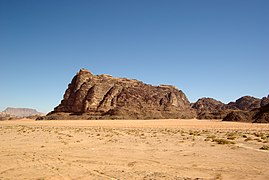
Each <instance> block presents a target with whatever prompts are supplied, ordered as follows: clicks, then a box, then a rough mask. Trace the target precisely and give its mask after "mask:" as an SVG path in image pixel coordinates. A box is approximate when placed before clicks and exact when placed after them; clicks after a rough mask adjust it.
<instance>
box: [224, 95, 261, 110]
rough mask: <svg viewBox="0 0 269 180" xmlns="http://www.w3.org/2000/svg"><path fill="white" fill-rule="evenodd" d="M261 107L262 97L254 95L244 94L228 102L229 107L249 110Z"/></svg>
mask: <svg viewBox="0 0 269 180" xmlns="http://www.w3.org/2000/svg"><path fill="white" fill-rule="evenodd" d="M259 107H261V99H258V98H255V97H252V96H243V97H241V98H239V99H237V100H236V101H235V102H230V103H228V104H227V109H234V110H243V111H249V110H252V109H255V108H259Z"/></svg>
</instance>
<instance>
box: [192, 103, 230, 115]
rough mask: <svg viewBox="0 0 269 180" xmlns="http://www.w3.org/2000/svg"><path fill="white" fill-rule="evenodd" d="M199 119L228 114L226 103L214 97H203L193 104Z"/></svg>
mask: <svg viewBox="0 0 269 180" xmlns="http://www.w3.org/2000/svg"><path fill="white" fill-rule="evenodd" d="M192 108H194V109H195V110H196V112H197V118H198V119H222V118H223V117H225V115H226V114H228V112H227V113H226V111H225V110H226V105H225V104H224V103H222V102H221V101H217V100H215V99H213V98H201V99H198V101H196V102H195V103H193V104H192Z"/></svg>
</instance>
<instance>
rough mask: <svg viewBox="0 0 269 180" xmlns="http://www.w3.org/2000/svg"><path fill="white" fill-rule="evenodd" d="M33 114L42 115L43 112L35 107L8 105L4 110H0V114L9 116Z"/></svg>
mask: <svg viewBox="0 0 269 180" xmlns="http://www.w3.org/2000/svg"><path fill="white" fill-rule="evenodd" d="M34 115H43V113H41V112H38V111H37V110H36V109H31V108H13V107H8V108H6V109H5V110H4V111H2V112H0V116H2V117H3V116H10V117H28V116H34Z"/></svg>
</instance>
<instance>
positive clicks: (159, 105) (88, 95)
mask: <svg viewBox="0 0 269 180" xmlns="http://www.w3.org/2000/svg"><path fill="white" fill-rule="evenodd" d="M194 117H195V112H194V110H193V109H192V108H191V107H190V102H189V101H188V99H187V97H186V96H185V94H184V93H183V92H182V91H181V90H178V89H177V88H175V87H173V86H171V85H160V86H152V85H148V84H144V83H143V82H141V81H138V80H133V79H127V78H115V77H112V76H110V75H104V74H103V75H93V74H92V73H91V72H89V71H88V70H86V69H81V70H80V71H79V72H78V73H77V74H76V76H75V77H74V78H73V79H72V81H71V83H70V84H69V85H68V88H67V90H66V92H65V94H64V97H63V100H62V101H61V103H60V104H59V105H58V106H57V107H55V108H54V111H52V112H50V113H49V114H48V115H47V116H46V117H43V118H41V119H163V118H166V119H172V118H173V119H174V118H194Z"/></svg>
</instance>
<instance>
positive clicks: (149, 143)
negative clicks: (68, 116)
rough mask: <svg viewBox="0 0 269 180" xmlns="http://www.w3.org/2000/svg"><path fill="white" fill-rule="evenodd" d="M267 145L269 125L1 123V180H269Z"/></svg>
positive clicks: (135, 121)
mask: <svg viewBox="0 0 269 180" xmlns="http://www.w3.org/2000/svg"><path fill="white" fill-rule="evenodd" d="M268 141H269V124H248V123H231V122H219V121H205V120H134V121H132V120H124V121H123V120H121V121H120V120H117V121H116V120H113V121H80V120H79V121H71V120H70V121H34V120H27V119H23V120H16V121H0V179H179V180H191V179H197V180H198V179H199V180H201V179H269V150H263V149H266V148H267V147H268V145H269V142H268ZM261 147H263V148H262V149H260V148H261Z"/></svg>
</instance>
